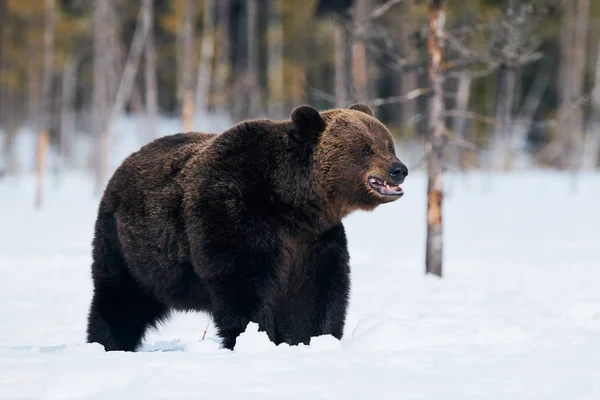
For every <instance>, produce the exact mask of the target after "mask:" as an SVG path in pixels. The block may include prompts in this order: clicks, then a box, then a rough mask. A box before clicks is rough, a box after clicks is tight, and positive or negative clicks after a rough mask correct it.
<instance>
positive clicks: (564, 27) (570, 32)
mask: <svg viewBox="0 0 600 400" xmlns="http://www.w3.org/2000/svg"><path fill="white" fill-rule="evenodd" d="M589 6H590V1H589V0H571V1H567V2H564V7H565V9H564V11H563V21H562V23H561V37H560V46H561V49H560V51H561V64H560V74H559V83H558V84H559V96H560V108H559V110H558V120H559V130H560V132H562V133H561V145H562V146H560V147H559V146H553V147H552V148H551V151H550V153H551V154H550V156H551V157H552V158H553V159H555V160H556V161H557V163H558V165H559V166H560V167H563V168H568V169H571V170H573V171H574V170H576V169H577V168H578V165H579V162H578V158H579V156H580V154H581V152H580V149H581V144H582V142H583V124H582V122H583V121H582V112H581V110H580V109H579V108H578V107H575V104H574V103H576V102H577V100H578V99H579V98H580V97H581V96H582V89H583V78H584V72H585V55H586V35H587V21H588V13H589Z"/></svg>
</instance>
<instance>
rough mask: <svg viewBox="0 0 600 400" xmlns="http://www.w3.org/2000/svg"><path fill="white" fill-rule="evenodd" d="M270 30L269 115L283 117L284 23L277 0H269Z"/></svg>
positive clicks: (276, 117)
mask: <svg viewBox="0 0 600 400" xmlns="http://www.w3.org/2000/svg"><path fill="white" fill-rule="evenodd" d="M268 23H269V30H268V46H269V51H268V60H269V62H268V73H269V116H270V117H271V118H275V119H279V118H283V101H284V81H283V78H284V77H283V24H282V22H281V12H280V11H279V5H278V4H277V1H276V0H270V1H269V22H268Z"/></svg>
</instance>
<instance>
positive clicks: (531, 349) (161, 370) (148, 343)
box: [0, 171, 600, 400]
mask: <svg viewBox="0 0 600 400" xmlns="http://www.w3.org/2000/svg"><path fill="white" fill-rule="evenodd" d="M569 179H570V178H569V177H568V176H567V175H562V174H557V173H548V172H528V173H514V174H511V175H488V174H486V173H474V174H469V175H467V176H466V177H461V176H451V177H448V178H447V180H446V187H447V189H448V195H447V198H446V199H445V215H444V222H445V227H446V229H445V233H444V235H445V240H446V244H445V270H444V273H445V275H444V278H443V279H442V280H439V279H436V278H433V277H428V276H425V275H424V274H423V270H424V261H423V259H424V251H425V249H424V245H425V240H424V239H425V224H424V217H425V179H424V176H423V175H422V174H419V173H417V172H413V171H411V174H410V175H409V177H408V179H407V181H406V184H405V185H404V187H405V191H406V195H405V197H404V198H403V199H401V200H400V201H398V202H396V203H394V204H391V205H384V206H382V207H380V208H379V209H377V210H376V211H374V212H372V213H356V214H354V215H352V216H351V217H349V218H348V219H347V220H346V228H347V233H348V239H349V243H350V253H351V264H352V268H353V275H352V298H351V304H350V309H349V315H348V319H347V323H346V331H345V338H344V339H343V340H342V341H341V342H338V341H337V340H335V339H333V338H331V337H320V338H317V339H315V340H314V342H313V343H312V344H311V346H298V347H289V346H284V345H282V346H278V347H275V346H274V345H272V344H271V343H270V342H268V340H267V339H266V336H265V335H263V334H259V333H257V332H256V327H255V326H254V325H249V326H248V329H247V332H246V333H244V334H243V335H242V337H240V339H239V340H238V343H239V344H238V347H237V349H236V350H235V351H234V352H229V351H227V350H223V349H220V348H219V343H218V338H217V337H215V332H214V329H212V326H209V329H208V334H207V337H206V339H205V340H204V341H201V340H200V339H201V338H202V334H203V331H204V329H205V328H206V325H207V323H208V322H209V319H208V318H207V316H206V315H204V314H176V315H175V317H174V318H172V319H171V320H170V321H169V323H167V324H166V325H165V326H164V327H163V328H162V329H161V330H160V331H159V332H152V333H151V334H149V335H148V336H147V337H146V340H145V344H144V349H143V351H141V352H139V353H122V352H112V353H106V352H104V350H103V349H102V347H101V346H99V345H93V344H90V345H88V344H86V343H85V328H86V317H87V311H88V305H89V301H90V299H91V281H90V273H89V267H90V243H91V237H92V231H93V224H94V219H95V211H96V204H97V200H98V199H96V198H94V197H93V196H92V195H91V193H92V185H91V182H90V181H89V179H88V178H87V177H84V176H81V175H75V174H73V175H69V176H66V177H64V178H63V179H61V180H60V181H57V180H56V179H55V178H54V177H52V175H49V181H48V183H47V196H46V204H45V208H44V209H43V210H42V211H35V210H34V209H33V208H32V204H33V198H34V196H33V193H34V191H33V189H34V180H33V178H32V177H30V176H26V177H24V178H21V179H20V180H19V181H16V180H13V179H12V178H10V179H9V178H4V179H2V180H0V238H1V240H0V271H1V273H2V275H1V276H2V279H0V321H2V325H1V327H0V371H1V373H0V399H138V398H140V399H141V398H144V399H187V398H194V399H245V400H248V399H309V398H310V399H391V398H401V399H449V400H452V399H459V400H465V399H564V400H584V399H589V400H592V399H594V400H597V399H599V398H600V209H599V207H598V205H599V204H600V203H599V200H598V199H599V198H600V175H585V176H581V177H580V179H579V182H578V190H577V192H576V193H573V192H572V191H571V186H570V181H569Z"/></svg>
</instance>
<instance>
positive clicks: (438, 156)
mask: <svg viewBox="0 0 600 400" xmlns="http://www.w3.org/2000/svg"><path fill="white" fill-rule="evenodd" d="M444 22H445V14H444V10H443V0H432V1H431V4H430V8H429V35H428V42H427V50H428V53H429V65H428V70H429V71H428V72H429V83H430V87H431V90H432V93H431V95H430V97H429V104H428V114H429V115H428V117H429V118H428V129H427V141H426V148H425V149H426V155H427V172H428V185H427V245H426V257H425V271H426V273H429V274H433V275H437V276H440V277H441V276H442V256H443V242H442V240H443V236H442V233H443V230H442V198H443V189H444V187H443V179H442V177H443V166H444V149H443V144H444V143H443V132H444V76H443V74H442V73H441V71H440V67H441V62H442V57H443V47H444V39H443V37H444Z"/></svg>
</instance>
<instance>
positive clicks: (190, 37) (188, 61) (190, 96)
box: [181, 0, 195, 132]
mask: <svg viewBox="0 0 600 400" xmlns="http://www.w3.org/2000/svg"><path fill="white" fill-rule="evenodd" d="M194 3H195V2H194V0H187V2H186V4H187V9H186V13H185V20H184V24H183V33H182V34H183V37H182V45H183V61H182V62H183V71H182V82H183V101H182V105H181V117H182V119H183V131H184V132H190V131H192V126H193V123H194V89H193V87H192V86H193V79H192V70H193V68H194V64H193V62H194V57H193V48H194V24H193V21H194V15H195V9H194Z"/></svg>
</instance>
